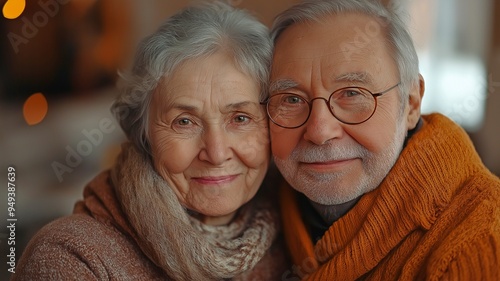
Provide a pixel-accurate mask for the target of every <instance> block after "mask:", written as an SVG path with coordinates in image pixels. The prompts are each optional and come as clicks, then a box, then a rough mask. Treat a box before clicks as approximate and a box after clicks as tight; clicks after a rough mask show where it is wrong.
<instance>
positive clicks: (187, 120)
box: [175, 118, 193, 126]
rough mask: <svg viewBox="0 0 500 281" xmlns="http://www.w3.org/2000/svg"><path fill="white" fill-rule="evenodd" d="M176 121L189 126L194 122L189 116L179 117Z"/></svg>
mask: <svg viewBox="0 0 500 281" xmlns="http://www.w3.org/2000/svg"><path fill="white" fill-rule="evenodd" d="M175 123H176V124H177V125H180V126H189V125H192V124H193V122H192V121H191V120H189V119H188V118H181V119H178V120H177V121H176V122H175Z"/></svg>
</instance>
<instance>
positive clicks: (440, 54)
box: [0, 0, 500, 280]
mask: <svg viewBox="0 0 500 281" xmlns="http://www.w3.org/2000/svg"><path fill="white" fill-rule="evenodd" d="M229 2H230V3H231V4H232V5H233V6H237V7H240V8H245V9H248V10H250V11H251V12H252V13H253V14H254V15H256V16H257V17H258V18H259V19H261V20H262V21H263V22H264V23H266V24H267V25H270V24H271V22H272V19H273V18H274V16H275V15H276V14H278V13H279V12H280V11H282V10H284V9H286V8H287V7H289V6H291V5H292V4H294V3H295V2H298V0H273V1H268V0H230V1H229ZM385 2H386V3H387V4H390V5H393V6H394V8H395V9H397V10H400V11H401V12H403V13H406V14H407V16H405V17H404V20H405V21H406V22H407V24H408V26H409V28H410V31H411V33H412V36H413V38H414V40H415V44H416V46H417V49H418V54H419V58H420V63H421V65H420V66H421V73H422V75H423V76H424V78H425V80H426V92H425V96H424V104H423V111H424V112H441V113H443V114H445V115H447V116H449V117H450V118H452V119H453V120H455V121H456V122H457V123H459V124H460V125H461V126H463V127H464V128H465V129H466V130H467V132H468V133H469V134H470V136H471V138H472V140H473V142H474V144H475V146H476V148H477V150H478V152H479V153H480V155H481V157H482V159H483V161H484V163H485V165H486V166H487V167H489V169H490V170H491V171H493V172H494V173H495V174H496V175H500V149H499V148H498V145H499V144H500V126H499V125H498V122H499V121H497V120H500V111H499V110H498V108H500V1H495V0H479V1H467V0H418V1H417V0H393V1H385ZM189 3H191V1H184V0H142V1H137V0H71V1H70V0H39V1H24V0H9V1H6V0H0V5H1V6H2V8H3V9H2V16H1V18H0V36H1V37H2V40H0V182H3V184H2V186H1V187H0V188H1V189H0V193H1V196H0V219H1V221H0V226H1V228H0V242H1V243H0V253H1V256H0V264H1V266H0V279H1V280H4V279H6V278H7V275H6V274H7V273H8V272H7V265H6V261H7V257H6V253H7V248H6V247H7V245H6V242H7V238H8V236H9V230H8V229H7V228H6V225H7V215H8V212H7V208H8V205H7V184H6V182H7V167H9V166H13V167H15V169H16V182H15V183H16V197H15V198H16V201H15V203H16V204H15V217H16V218H17V219H18V220H17V223H16V260H18V259H19V257H20V256H21V253H22V251H23V249H24V247H25V244H26V243H27V241H28V240H29V239H30V238H31V236H32V235H33V234H34V233H35V232H36V231H37V230H38V229H39V228H40V227H41V226H43V225H44V224H46V223H48V222H49V221H51V220H53V219H55V218H57V217H60V216H64V215H68V214H70V213H71V212H72V208H73V204H74V203H75V201H76V200H78V199H80V198H81V194H82V190H83V187H84V185H85V184H86V183H87V182H88V181H90V180H91V179H92V178H93V177H94V176H95V175H96V174H97V173H99V172H100V171H102V170H103V169H106V168H108V167H109V166H110V165H111V163H112V161H113V159H114V157H115V156H116V154H117V152H118V150H119V144H120V143H121V142H123V141H124V135H123V133H122V132H121V129H120V128H119V125H118V123H117V122H116V120H115V119H114V118H113V117H112V115H111V114H110V112H109V107H110V105H111V103H112V101H113V99H114V98H115V97H116V95H117V94H118V92H117V90H116V89H115V84H116V82H117V71H119V70H125V69H127V68H128V67H129V66H130V63H131V59H132V55H133V52H134V50H135V47H136V45H137V43H138V41H139V40H140V39H141V38H143V37H144V36H146V35H148V34H150V33H152V32H153V31H154V30H156V28H157V27H158V26H159V24H160V23H161V22H162V21H163V20H164V19H165V18H166V17H168V16H169V15H171V14H173V13H174V12H176V11H177V10H179V9H181V8H182V7H184V6H186V5H188V4H189ZM4 276H6V277H5V278H3V277H4Z"/></svg>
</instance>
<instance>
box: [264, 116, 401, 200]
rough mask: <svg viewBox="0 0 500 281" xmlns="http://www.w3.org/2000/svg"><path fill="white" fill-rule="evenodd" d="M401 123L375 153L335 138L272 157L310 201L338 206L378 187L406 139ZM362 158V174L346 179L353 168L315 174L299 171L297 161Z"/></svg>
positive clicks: (300, 145) (288, 179) (357, 144)
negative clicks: (389, 138) (342, 144)
mask: <svg viewBox="0 0 500 281" xmlns="http://www.w3.org/2000/svg"><path fill="white" fill-rule="evenodd" d="M405 135H406V132H405V126H404V122H400V123H398V124H397V128H396V132H395V134H394V137H393V139H392V141H391V142H389V143H388V144H387V147H386V148H385V149H384V150H382V151H381V152H379V153H377V154H374V153H372V152H370V151H368V150H367V149H366V148H365V147H363V146H361V145H360V144H359V143H357V142H353V143H352V144H350V145H349V146H346V147H341V146H339V145H337V144H335V141H333V142H330V143H328V144H325V145H321V146H317V145H312V144H310V143H301V144H299V146H297V147H296V148H295V149H294V150H293V151H292V153H291V154H290V155H289V157H288V159H285V160H282V159H279V158H277V157H274V161H275V163H276V166H277V167H278V169H279V170H280V172H281V173H282V174H283V176H284V178H285V179H286V180H287V182H288V183H289V184H290V185H291V186H292V187H293V188H294V189H296V190H297V191H299V192H302V193H304V195H306V196H307V197H308V198H309V199H310V200H312V201H314V202H316V203H319V204H322V205H338V204H342V203H345V202H348V201H351V200H353V199H355V198H357V197H359V196H361V195H363V194H365V193H367V192H370V191H372V190H373V189H375V188H377V187H378V186H379V185H380V183H381V182H382V180H383V179H384V178H385V176H386V175H387V174H388V173H389V171H390V170H391V168H392V166H393V165H394V163H395V162H396V160H397V159H398V157H399V154H400V153H401V150H402V147H403V143H404V138H405ZM352 158H360V159H362V166H363V173H362V174H360V175H359V178H357V179H355V180H352V179H351V180H350V181H349V179H348V174H349V173H350V172H351V170H352V169H346V170H344V171H342V172H338V173H319V172H318V173H317V172H313V171H311V170H301V169H299V167H298V163H299V162H325V161H332V160H342V159H352Z"/></svg>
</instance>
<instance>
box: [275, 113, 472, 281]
mask: <svg viewBox="0 0 500 281" xmlns="http://www.w3.org/2000/svg"><path fill="white" fill-rule="evenodd" d="M423 119H424V124H423V126H422V129H421V130H420V131H419V132H417V133H415V135H414V136H413V137H412V138H411V139H410V140H409V141H408V143H407V146H406V147H405V149H404V150H403V151H402V152H401V155H400V157H399V159H398V160H397V161H396V163H395V165H394V166H393V168H392V169H391V171H390V172H389V174H388V175H387V176H386V178H385V179H384V180H383V182H382V183H381V184H380V186H379V187H378V188H376V189H375V190H373V191H371V192H369V193H367V194H365V195H363V196H362V198H361V199H360V200H359V202H358V203H357V204H356V205H355V206H354V207H353V208H352V209H351V210H350V211H349V212H348V213H347V214H346V215H344V216H343V217H341V218H340V219H339V220H338V221H336V222H335V223H333V224H332V225H331V226H330V228H329V230H328V231H327V232H326V233H325V235H324V236H323V237H322V239H320V240H319V241H318V242H317V243H316V245H315V246H313V245H312V241H310V240H309V241H303V242H304V243H305V244H304V245H303V246H304V249H302V250H299V252H302V253H303V257H302V259H301V260H304V259H309V260H313V261H314V262H312V264H316V266H317V265H318V264H321V263H324V262H326V261H328V260H332V262H331V263H329V264H331V265H344V266H345V267H347V268H351V269H352V272H351V274H352V276H359V274H361V272H357V270H359V271H364V270H366V269H367V268H373V267H374V266H375V265H376V264H377V263H378V262H380V260H381V259H383V258H384V257H385V256H386V255H387V253H388V252H389V251H391V249H393V248H394V247H395V246H396V245H397V244H398V243H399V242H401V241H402V239H403V238H404V237H405V236H407V235H408V234H409V233H410V232H411V231H413V230H415V229H418V228H423V229H429V228H430V227H431V225H432V224H433V223H434V221H435V219H436V218H437V216H438V215H439V213H440V212H441V211H442V210H443V209H444V208H445V207H446V205H447V204H448V202H450V200H451V198H452V196H453V194H454V193H455V192H456V191H457V190H456V189H457V188H458V187H459V186H461V183H463V182H464V181H465V180H466V178H467V177H468V176H469V175H470V174H471V173H473V172H474V171H475V170H477V169H479V168H480V167H481V166H482V164H481V161H480V159H479V156H478V155H477V154H476V153H475V150H474V147H473V145H472V143H471V141H470V139H469V138H468V137H467V135H466V133H465V132H464V131H463V130H462V129H461V128H460V127H458V126H457V125H456V124H454V123H452V121H450V120H449V119H447V118H446V117H444V116H442V115H439V114H433V115H429V116H424V117H423ZM285 192H288V193H289V194H290V192H291V189H290V188H288V189H285ZM286 196H287V195H286V194H285V197H286ZM287 201H289V200H287ZM292 201H294V200H292ZM292 204H293V203H292ZM295 204H296V202H295ZM290 207H291V208H294V207H295V208H298V206H290ZM285 231H290V230H289V229H287V226H286V225H285ZM367 251H369V252H370V253H371V255H370V256H368V255H366V252H367ZM307 256H308V257H307ZM360 257H361V258H364V259H366V260H363V263H362V264H363V267H364V268H360V267H359V258H360ZM337 259H338V260H341V261H342V262H336V261H334V260H337ZM295 262H297V260H295ZM356 264H357V265H358V266H355V265H356ZM334 270H335V269H334ZM339 270H340V269H339Z"/></svg>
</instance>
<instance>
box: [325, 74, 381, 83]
mask: <svg viewBox="0 0 500 281" xmlns="http://www.w3.org/2000/svg"><path fill="white" fill-rule="evenodd" d="M334 79H335V82H361V83H365V84H370V83H371V82H372V79H371V76H370V75H369V74H368V73H366V72H347V73H343V74H341V75H339V76H336V77H335V78H334Z"/></svg>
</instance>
